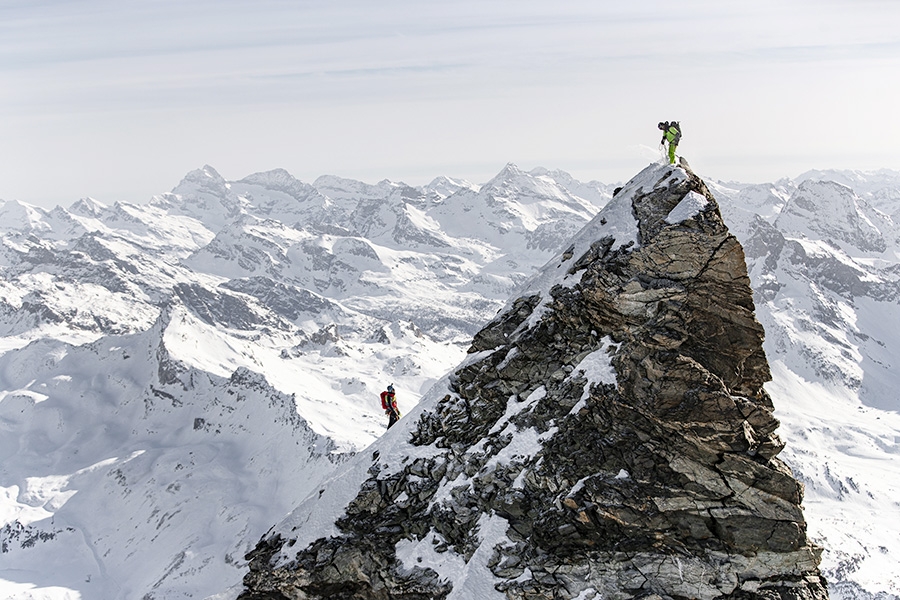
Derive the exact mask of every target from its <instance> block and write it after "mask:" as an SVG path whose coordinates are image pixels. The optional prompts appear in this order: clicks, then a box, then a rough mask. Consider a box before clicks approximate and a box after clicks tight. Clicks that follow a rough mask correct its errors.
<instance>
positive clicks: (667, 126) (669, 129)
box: [657, 121, 681, 165]
mask: <svg viewBox="0 0 900 600" xmlns="http://www.w3.org/2000/svg"><path fill="white" fill-rule="evenodd" d="M657 127H659V129H660V130H661V131H662V132H663V136H662V140H660V142H659V143H660V144H665V143H666V142H669V164H670V165H674V164H675V148H677V147H678V142H680V141H681V126H680V125H679V124H678V121H672V122H671V123H670V122H669V121H665V122H663V123H660V124H659V125H657Z"/></svg>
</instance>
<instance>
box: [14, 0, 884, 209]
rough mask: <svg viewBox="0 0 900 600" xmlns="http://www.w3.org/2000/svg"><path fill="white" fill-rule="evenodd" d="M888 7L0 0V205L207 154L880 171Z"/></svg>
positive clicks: (592, 173)
mask: <svg viewBox="0 0 900 600" xmlns="http://www.w3.org/2000/svg"><path fill="white" fill-rule="evenodd" d="M898 24H900V2H898V1H896V0H879V1H866V0H816V1H809V2H807V1H791V0H778V1H775V0H753V1H752V2H738V1H729V0H707V1H679V2H671V1H670V2H660V1H642V0H631V1H630V2H621V1H614V2H613V1H607V0H541V1H539V2H537V1H531V0H507V1H504V2H496V1H491V0H477V1H473V0H452V1H444V0H434V1H429V0H418V1H415V2H413V1H409V0H402V1H401V0H378V1H375V0H322V1H308V0H254V1H252V2H250V1H246V2H244V1H237V0H215V1H212V0H59V1H57V0H0V198H2V199H6V200H12V199H18V200H21V201H23V202H29V203H33V204H40V205H44V206H53V205H56V204H62V205H64V206H68V205H69V204H71V203H72V202H74V201H75V200H77V199H78V198H80V197H84V196H93V197H95V198H97V199H99V200H101V201H104V202H107V203H112V202H115V201H117V200H122V201H128V202H144V201H146V200H148V199H149V198H150V196H152V195H154V194H158V193H162V192H166V191H169V190H170V189H171V188H172V187H174V186H175V185H176V184H177V183H178V181H179V180H180V179H181V178H182V176H183V175H184V174H185V173H187V172H188V171H190V170H192V169H195V168H198V167H201V166H203V165H204V164H210V165H212V166H213V167H215V168H216V169H217V170H218V171H219V172H220V173H222V175H223V176H225V177H226V178H228V179H239V178H242V177H244V176H246V175H249V174H251V173H254V172H257V171H264V170H270V169H274V168H278V167H281V168H285V169H287V170H288V171H290V172H291V173H292V174H293V175H295V176H296V177H298V178H300V179H301V180H304V181H312V180H313V179H315V178H316V177H318V176H319V175H323V174H332V175H339V176H343V177H350V178H354V179H361V180H363V181H368V182H373V183H374V182H376V181H379V180H381V179H391V180H394V181H405V182H407V183H410V184H414V185H417V184H424V183H427V182H428V181H430V180H431V179H432V178H434V177H436V176H438V175H448V176H451V177H461V178H466V179H468V180H470V181H472V182H474V183H482V182H484V181H486V180H487V179H489V178H490V177H491V176H493V175H494V174H496V173H497V172H498V171H499V170H500V169H501V168H502V167H503V166H504V165H505V164H506V163H507V162H514V163H516V164H517V165H519V166H520V167H521V168H523V169H531V168H533V167H536V166H543V167H547V168H553V169H562V170H565V171H568V172H570V173H572V175H574V176H575V177H577V178H579V179H582V180H589V179H599V180H601V181H604V182H607V183H613V182H617V181H623V180H627V179H628V178H630V177H631V176H632V175H634V174H635V173H636V172H637V171H638V170H639V169H641V168H643V167H644V166H645V165H646V164H647V163H648V162H649V161H650V160H653V159H654V158H656V157H657V156H658V152H657V144H658V141H659V135H658V134H659V132H658V131H657V129H656V123H657V122H658V121H661V120H670V119H677V120H680V121H681V123H682V127H683V130H684V139H683V141H682V145H681V148H680V152H679V154H683V155H684V156H685V157H686V158H687V159H688V160H689V161H690V163H691V165H692V166H693V167H694V169H695V170H696V171H697V172H698V173H700V174H701V175H703V176H704V177H710V178H714V179H724V180H729V179H733V180H739V181H747V182H761V181H773V180H776V179H778V178H780V177H783V176H795V175H798V174H799V173H801V172H802V171H805V170H807V169H811V168H823V169H824V168H850V169H877V168H883V167H887V168H893V169H900V114H898V112H900V108H898V107H900V25H898Z"/></svg>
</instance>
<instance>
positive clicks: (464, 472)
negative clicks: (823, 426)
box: [240, 165, 827, 600]
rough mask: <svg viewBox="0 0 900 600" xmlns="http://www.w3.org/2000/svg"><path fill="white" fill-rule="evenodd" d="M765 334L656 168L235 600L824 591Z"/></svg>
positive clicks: (264, 549) (735, 279)
mask: <svg viewBox="0 0 900 600" xmlns="http://www.w3.org/2000/svg"><path fill="white" fill-rule="evenodd" d="M762 340H763V330H762V327H761V326H760V324H759V323H758V322H757V320H756V319H755V316H754V306H753V300H752V294H751V289H750V285H749V280H748V277H747V269H746V265H745V262H744V253H743V250H742V248H741V246H740V244H739V243H738V241H737V240H736V239H735V238H734V237H733V236H732V235H731V234H730V233H729V231H728V229H727V228H726V227H725V225H724V224H723V222H722V219H721V216H720V213H719V208H718V206H717V204H716V201H715V199H714V198H713V196H712V195H711V193H710V192H709V191H708V189H707V187H706V186H705V184H704V183H703V182H702V181H701V180H700V179H699V178H698V177H696V175H694V174H693V173H692V172H691V171H690V170H689V169H688V168H687V166H686V165H683V166H682V167H680V168H672V167H668V166H660V165H651V166H650V167H648V168H647V169H645V170H644V171H643V172H642V173H640V174H639V175H638V176H636V177H635V178H634V179H633V180H632V181H631V182H629V183H628V184H627V185H626V186H625V187H624V188H623V189H622V190H620V191H619V192H618V194H617V195H616V196H615V197H614V198H613V200H612V201H611V202H610V204H609V205H608V206H607V207H606V208H605V209H604V210H603V211H601V212H600V214H598V215H597V217H596V218H595V219H594V221H592V222H591V223H590V224H589V225H588V226H587V227H586V228H585V229H584V230H583V231H582V232H581V233H580V234H579V235H578V236H577V237H576V239H575V242H574V243H573V245H572V246H571V247H570V248H568V249H567V250H566V251H565V252H564V253H562V254H561V255H560V256H559V257H558V258H556V259H554V260H553V261H551V262H550V263H549V264H548V265H547V266H546V267H545V268H544V270H543V271H542V273H541V274H540V275H538V276H537V277H536V278H535V279H534V280H533V282H532V284H531V286H530V287H526V292H525V294H524V295H523V296H522V297H520V298H518V299H517V300H515V301H514V302H511V303H510V304H509V305H508V306H507V309H506V310H505V311H503V312H502V313H501V314H500V315H499V316H498V317H497V318H496V319H495V320H494V321H492V322H491V323H489V324H488V325H487V326H486V327H485V328H484V329H483V330H482V331H481V332H479V333H478V334H477V335H476V336H475V339H474V341H473V344H472V347H471V349H470V355H469V358H468V360H467V361H466V362H465V363H464V364H463V365H462V366H461V367H460V368H459V369H458V370H457V371H456V372H455V373H453V374H452V375H450V376H449V377H448V378H446V379H445V380H444V381H443V382H442V383H439V384H438V386H436V388H435V389H434V390H432V392H431V393H430V394H429V395H428V396H426V398H425V399H424V400H423V401H422V403H421V404H420V406H419V407H418V408H417V410H416V411H415V414H412V415H409V417H408V418H407V419H406V420H405V421H402V422H401V425H400V426H398V427H396V428H394V429H393V430H391V431H390V432H389V433H388V434H387V435H386V436H385V437H384V438H382V439H381V440H379V441H378V442H376V444H375V445H373V447H372V448H370V450H369V451H368V452H364V453H363V454H361V455H359V456H358V457H357V460H356V470H355V471H354V470H353V468H352V467H351V468H348V470H347V473H346V476H345V478H344V483H345V484H346V480H352V479H353V478H354V477H356V478H357V479H358V481H359V483H360V484H359V485H355V484H354V485H352V486H350V487H348V488H347V489H348V490H349V491H348V492H346V493H344V497H341V493H339V492H335V491H334V490H330V489H323V490H321V491H320V492H319V493H318V495H319V498H315V497H314V498H311V499H309V500H307V501H306V502H305V503H304V504H303V505H302V506H301V508H299V509H298V511H297V512H296V513H295V514H294V515H292V517H290V518H289V519H288V520H287V521H286V522H285V524H282V526H279V527H276V528H275V529H274V530H273V532H272V533H271V534H270V535H269V536H268V537H267V538H264V539H263V540H262V541H261V542H260V544H259V545H258V547H257V548H256V549H255V550H254V551H253V552H252V553H251V554H250V555H249V556H248V559H249V560H250V572H249V573H248V574H247V576H246V577H245V580H244V584H245V588H246V589H245V591H244V592H243V594H242V595H241V596H240V597H241V598H243V599H245V600H250V599H263V598H265V599H276V598H293V599H301V598H303V599H305V598H346V599H350V598H353V599H356V598H359V599H362V598H373V599H398V598H403V599H408V600H412V599H419V598H421V599H425V598H428V599H433V598H451V599H452V598H485V599H489V598H507V599H510V600H526V599H528V600H544V599H546V600H550V599H554V600H557V599H580V600H592V599H599V598H604V599H625V598H645V597H648V598H653V597H661V598H703V599H713V598H735V599H736V598H740V599H752V598H760V599H762V598H765V599H776V598H778V599H795V598H796V599H801V598H802V599H813V598H827V591H826V586H825V582H824V580H823V579H822V578H821V576H820V575H819V571H818V562H819V550H818V549H817V548H815V547H814V546H812V545H811V544H810V542H809V541H808V540H807V537H806V533H805V531H806V525H805V522H804V519H803V514H802V510H801V507H800V502H801V499H802V487H801V485H800V484H799V483H798V482H797V481H796V480H795V479H794V478H793V476H792V474H791V472H790V470H789V469H788V468H787V467H786V466H785V465H784V464H783V463H782V462H781V461H780V460H779V459H778V458H777V457H776V456H777V454H778V453H779V452H780V451H781V449H782V447H783V444H782V443H781V442H780V441H779V439H778V437H777V436H776V435H775V433H774V432H775V429H776V428H777V426H778V422H777V421H776V419H775V418H774V417H773V415H772V403H771V401H770V399H769V397H768V395H767V393H766V392H765V391H764V389H763V387H762V386H763V383H764V382H766V381H767V380H768V379H769V378H770V374H769V367H768V363H767V362H766V358H765V355H764V354H763V350H762ZM404 426H405V427H406V429H403V427H404ZM360 473H362V475H360ZM341 481H342V479H341V477H338V478H336V479H334V480H333V481H332V484H331V487H334V488H340V487H341V486H340V485H339V484H340V482H341ZM335 503H337V504H339V505H340V506H342V507H344V510H343V513H342V514H341V516H340V517H339V518H338V519H337V521H336V523H335V524H334V526H332V527H326V528H325V529H323V530H322V531H323V532H324V533H323V535H322V536H320V537H318V538H315V539H312V538H311V537H310V532H309V530H308V529H305V528H311V527H313V525H312V524H314V523H316V522H317V519H318V518H320V517H317V516H316V515H317V514H318V515H322V514H327V507H326V506H324V505H326V504H331V505H334V504H335ZM332 510H334V509H333V508H332ZM317 511H318V513H317ZM338 513H340V511H338Z"/></svg>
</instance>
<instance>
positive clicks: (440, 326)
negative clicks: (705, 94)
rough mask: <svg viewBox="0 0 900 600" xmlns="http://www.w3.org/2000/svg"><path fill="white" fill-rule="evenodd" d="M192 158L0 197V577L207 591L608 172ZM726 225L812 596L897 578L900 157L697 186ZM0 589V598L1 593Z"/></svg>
mask: <svg viewBox="0 0 900 600" xmlns="http://www.w3.org/2000/svg"><path fill="white" fill-rule="evenodd" d="M614 187H615V186H612V185H604V184H600V183H597V182H590V183H582V182H578V181H576V180H574V179H573V178H572V177H571V176H569V175H567V174H565V173H562V172H558V171H547V170H544V169H538V170H534V171H532V172H529V173H526V172H522V171H520V170H519V169H518V168H516V167H515V166H514V165H507V166H506V167H505V168H504V169H503V170H502V171H501V172H500V173H499V174H498V175H497V176H496V177H495V178H494V179H492V180H491V181H490V182H488V183H486V184H484V185H481V186H476V185H473V184H471V183H468V182H465V181H459V180H453V179H449V178H446V177H442V178H438V179H435V180H434V181H433V182H432V183H431V184H429V185H427V186H423V187H411V186H407V185H405V184H402V183H392V182H388V181H383V182H380V183H378V184H376V185H368V184H364V183H361V182H356V181H350V180H344V179H340V178H336V177H321V178H319V179H317V180H316V181H315V182H313V183H312V184H306V183H303V182H300V181H298V180H296V179H294V178H293V177H291V176H290V174H288V173H287V172H285V171H283V170H276V171H270V172H267V173H259V174H255V175H251V176H249V177H246V178H244V179H242V180H240V181H232V182H229V181H225V180H224V179H223V178H222V177H221V176H220V175H219V174H218V173H216V172H215V170H214V169H212V168H211V167H204V168H203V169H199V170H197V171H194V172H191V173H189V174H188V175H187V176H186V177H185V179H184V180H183V181H182V182H181V183H180V184H179V185H178V186H177V187H176V188H175V189H173V190H172V192H171V193H168V194H164V195H161V196H158V197H155V198H154V199H153V200H152V201H151V202H150V203H149V204H147V205H134V204H124V203H117V204H115V205H112V206H107V205H104V204H102V203H100V202H97V201H94V200H91V199H84V200H81V201H78V202H76V203H75V204H73V205H72V206H71V207H69V208H68V209H63V208H60V207H57V208H55V209H53V210H44V209H40V208H36V207H33V206H28V205H25V204H22V203H19V202H15V201H8V202H5V203H3V204H0V239H2V245H0V269H2V273H3V277H2V280H0V336H2V337H0V352H2V354H0V517H2V523H0V524H2V527H3V528H2V530H0V550H2V553H0V558H2V560H0V592H2V594H0V595H3V594H5V595H6V596H9V597H14V598H78V597H82V598H100V599H106V598H109V599H113V598H123V599H124V598H136V597H137V598H140V597H144V598H148V599H150V598H176V597H195V598H203V597H206V596H208V595H211V594H214V593H217V592H221V591H223V590H224V589H226V588H228V587H229V586H232V585H236V584H238V582H239V581H240V579H241V577H242V575H243V573H244V572H245V570H246V561H245V559H244V554H245V553H246V552H247V551H248V550H250V549H251V548H252V547H253V545H254V544H255V543H256V541H257V540H258V539H259V537H260V536H261V535H262V534H263V533H265V532H266V531H267V530H268V528H269V527H270V526H271V525H273V524H274V523H275V522H277V521H279V520H280V519H281V518H282V517H283V516H284V515H285V514H286V513H287V512H289V511H290V510H291V509H292V508H293V507H294V506H295V505H296V504H297V503H298V502H300V501H301V500H303V499H304V498H305V497H306V496H307V495H308V494H309V493H310V492H312V491H314V490H315V489H317V488H316V485H317V484H318V483H319V482H320V481H322V479H323V478H325V477H327V476H328V475H329V474H330V473H332V472H333V471H334V469H335V468H337V466H338V465H340V464H341V463H342V462H343V461H344V460H345V459H346V458H347V457H348V456H349V455H350V454H351V453H353V452H357V451H360V450H362V449H364V448H365V447H366V446H368V445H369V444H370V443H371V442H372V441H374V440H375V439H376V438H378V437H379V436H380V435H381V433H383V431H384V426H385V423H384V421H385V419H384V417H383V415H382V414H381V410H380V406H379V404H378V401H377V394H378V393H379V392H380V391H381V389H383V387H384V386H386V385H387V384H388V383H393V384H394V385H395V387H396V388H397V389H398V392H399V394H398V397H399V401H400V408H401V411H404V412H405V411H407V410H410V409H411V408H412V407H413V406H414V405H415V403H416V402H417V401H418V398H419V397H420V396H421V395H423V394H424V393H425V392H426V391H427V390H428V388H430V387H431V385H432V384H433V383H434V382H435V381H437V380H438V379H439V378H440V377H442V376H443V375H444V374H445V373H447V372H448V371H449V370H450V369H451V368H452V367H454V366H455V365H456V364H458V363H459V362H460V361H461V360H462V359H463V357H464V355H465V349H466V347H468V344H469V342H470V341H471V337H472V335H473V334H474V333H475V331H477V330H478V329H479V328H480V326H481V325H483V324H484V323H485V322H487V321H488V320H490V319H491V318H492V317H493V316H494V315H495V314H496V312H497V310H498V309H500V308H501V307H502V306H503V305H504V304H505V303H506V302H507V300H508V299H509V298H510V297H511V296H513V295H514V293H515V290H516V289H517V287H518V286H519V285H521V284H522V283H523V282H524V281H525V280H526V279H527V278H528V277H529V276H531V275H532V274H533V273H534V272H535V271H536V270H537V269H538V268H539V267H540V266H541V265H543V263H545V262H546V261H547V260H548V259H549V258H550V257H551V256H553V255H554V254H556V253H557V252H558V251H559V250H560V249H561V248H562V247H563V246H564V245H565V244H566V243H567V241H568V240H569V239H570V238H571V237H572V236H573V235H574V234H575V233H576V232H577V231H578V230H579V229H580V228H581V227H582V226H583V225H584V224H585V223H587V222H588V221H589V220H590V219H591V218H592V217H593V216H594V214H596V213H597V211H598V210H599V208H600V207H601V206H602V205H604V204H605V203H606V202H607V201H608V200H609V198H610V197H611V196H612V193H613V189H614ZM710 187H711V190H712V191H713V193H714V194H715V195H716V197H717V199H718V201H719V204H720V206H721V209H722V212H723V214H724V216H725V221H726V224H727V225H728V226H729V227H730V228H731V229H732V231H733V232H734V233H735V235H737V236H738V238H739V239H740V240H741V242H742V243H743V244H744V246H745V249H746V254H747V260H748V267H749V269H750V274H751V278H752V280H753V286H754V290H755V299H756V303H757V316H758V318H759V319H760V321H761V322H762V323H763V325H764V326H765V329H766V332H767V339H766V345H765V349H766V352H767V354H768V356H769V360H770V362H771V364H772V367H773V376H774V380H773V381H772V382H771V383H770V384H768V386H767V389H768V390H769V392H770V394H771V395H772V397H773V400H774V403H775V408H776V414H777V416H778V417H779V418H780V419H781V421H782V428H781V430H780V433H781V436H782V437H783V438H784V439H785V441H786V442H787V449H786V450H785V452H784V453H783V454H782V456H783V457H785V458H786V460H787V461H788V462H789V463H790V464H791V465H792V466H793V468H794V469H795V472H796V475H797V477H798V478H799V479H801V480H802V481H804V482H805V484H806V489H807V495H806V501H805V506H806V517H807V520H808V521H809V523H810V535H811V537H812V538H813V539H814V540H816V541H818V542H819V543H820V544H821V545H823V546H825V548H826V552H825V555H824V559H823V565H822V566H823V571H824V572H825V573H826V575H827V576H828V577H829V580H830V583H831V586H832V588H831V592H832V596H833V597H847V598H853V597H859V598H868V597H876V595H877V594H884V595H882V596H880V597H883V598H890V597H900V577H898V575H897V574H896V568H895V567H894V563H895V562H896V560H895V557H897V556H900V535H898V534H900V525H898V524H897V523H898V519H897V518H896V517H897V515H898V514H900V503H898V500H897V497H898V494H897V492H898V491H900V490H898V489H897V488H898V487H900V456H898V454H900V417H898V410H900V399H898V395H897V392H896V390H897V389H900V375H898V374H897V373H896V370H894V369H893V368H892V362H895V359H894V358H893V357H894V356H897V355H900V334H898V333H897V331H898V329H900V328H898V327H897V325H898V324H900V319H898V317H900V312H898V311H900V294H898V291H900V283H898V276H900V266H898V262H900V241H898V238H900V226H898V223H900V173H896V172H892V171H882V172H878V173H857V172H837V171H834V172H831V171H826V172H815V173H808V174H805V175H803V176H801V177H799V178H797V179H795V180H782V181H779V182H776V183H773V184H770V185H740V184H734V183H718V184H715V185H711V186H710ZM4 597H5V596H4Z"/></svg>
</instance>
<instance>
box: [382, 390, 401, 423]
mask: <svg viewBox="0 0 900 600" xmlns="http://www.w3.org/2000/svg"><path fill="white" fill-rule="evenodd" d="M381 408H383V409H384V414H386V415H387V416H388V429H390V428H391V426H392V425H393V424H394V423H396V422H397V421H398V420H399V419H400V410H399V409H398V408H397V395H396V394H394V384H393V383H391V384H388V386H387V389H386V390H385V391H383V392H381Z"/></svg>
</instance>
